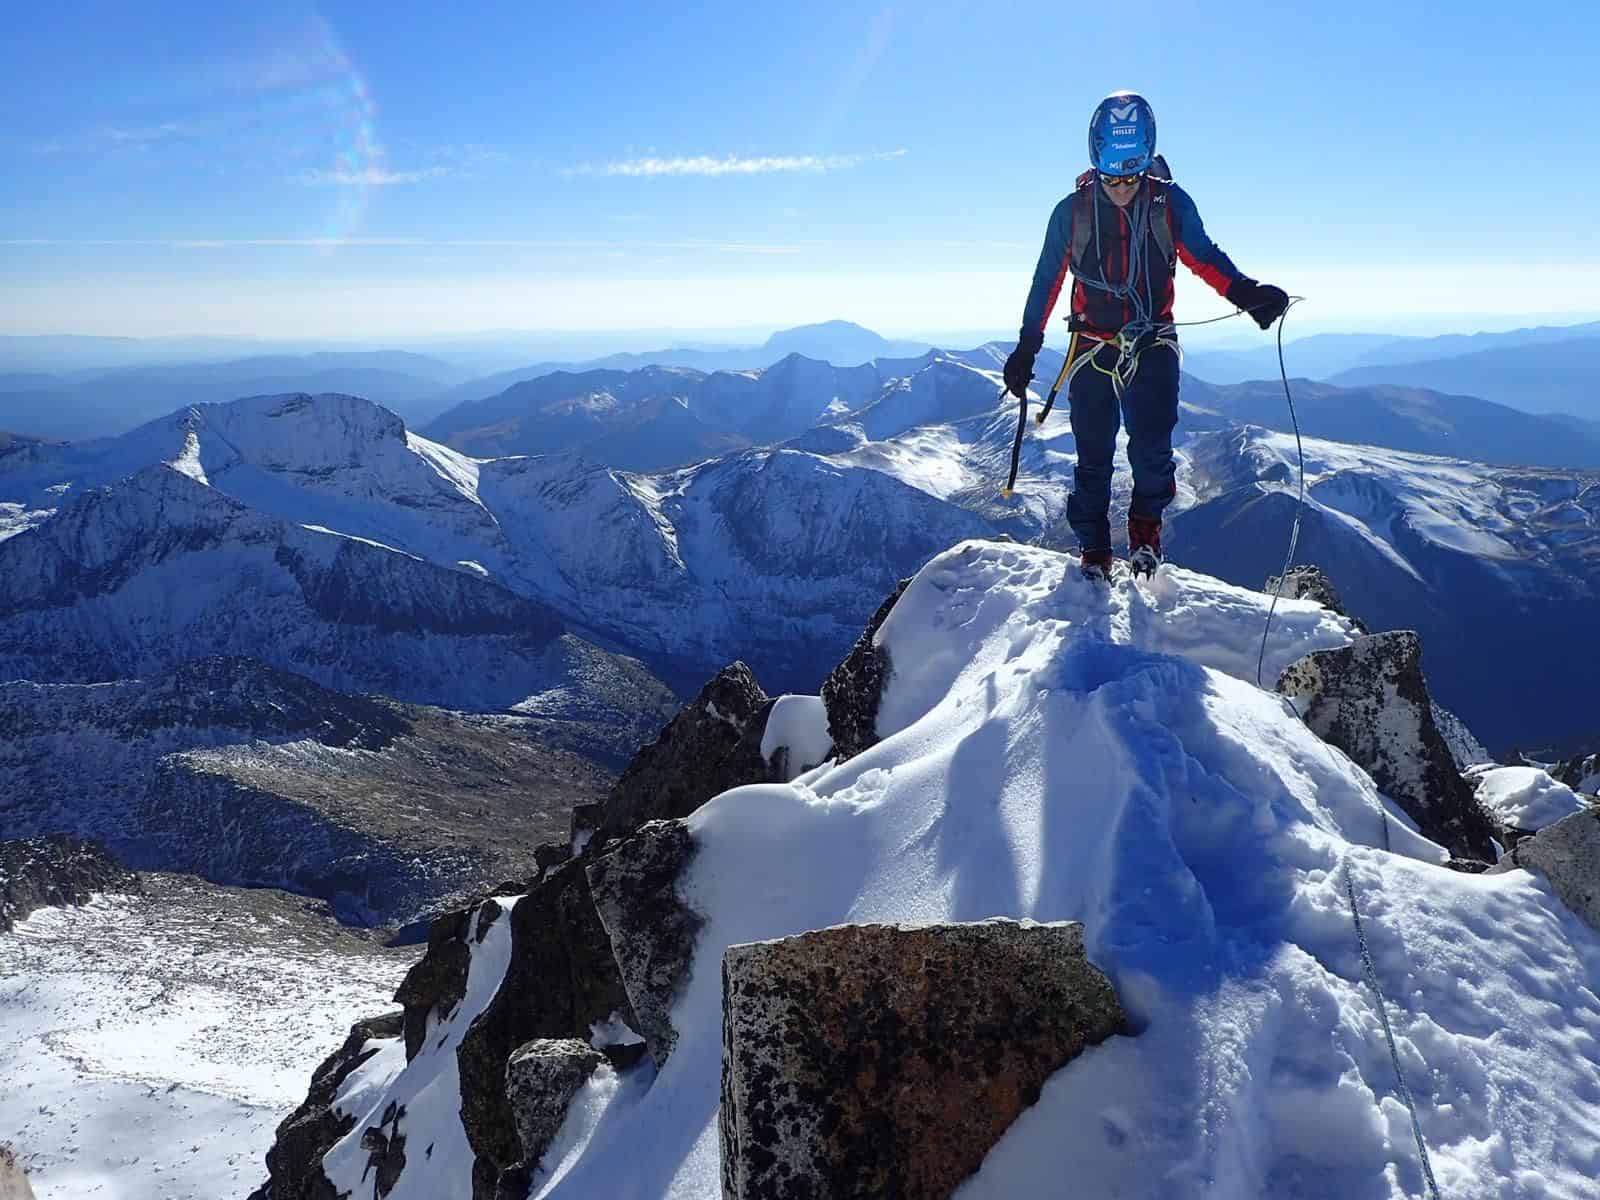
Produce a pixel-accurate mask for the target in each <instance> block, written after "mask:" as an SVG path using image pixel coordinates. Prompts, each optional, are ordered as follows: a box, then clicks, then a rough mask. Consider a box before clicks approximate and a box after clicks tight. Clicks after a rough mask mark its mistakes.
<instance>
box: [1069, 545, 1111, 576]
mask: <svg viewBox="0 0 1600 1200" xmlns="http://www.w3.org/2000/svg"><path fill="white" fill-rule="evenodd" d="M1114 561H1115V560H1114V559H1113V558H1112V557H1111V551H1109V550H1085V551H1084V552H1083V556H1082V557H1081V558H1080V559H1078V570H1080V571H1082V572H1083V577H1084V578H1085V579H1087V580H1090V581H1091V582H1098V583H1110V582H1111V564H1112V563H1113V562H1114Z"/></svg>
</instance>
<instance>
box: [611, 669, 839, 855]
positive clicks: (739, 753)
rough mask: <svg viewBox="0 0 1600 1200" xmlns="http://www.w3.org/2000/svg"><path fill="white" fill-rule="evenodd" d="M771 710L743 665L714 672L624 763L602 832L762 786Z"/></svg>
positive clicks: (625, 830) (625, 829)
mask: <svg viewBox="0 0 1600 1200" xmlns="http://www.w3.org/2000/svg"><path fill="white" fill-rule="evenodd" d="M771 709H772V701H771V700H769V699H768V697H767V694H766V693H765V692H763V691H762V690H761V685H760V684H758V683H757V682H756V680H755V676H754V675H752V674H751V673H750V668H749V667H747V666H746V665H745V664H744V663H742V662H735V663H731V664H730V665H728V666H726V667H724V668H723V669H722V670H721V671H719V672H717V674H716V676H715V677H714V678H713V679H712V680H711V681H710V682H708V683H707V684H706V685H705V687H703V688H701V689H700V693H699V695H697V696H696V697H695V698H694V699H693V700H692V701H691V702H690V703H688V704H686V705H685V706H684V707H683V709H682V710H681V711H680V712H679V713H678V715H677V716H675V717H673V718H672V720H671V721H669V722H668V723H667V725H666V727H665V728H664V729H662V730H661V732H660V734H659V735H658V736H657V737H656V739H655V740H654V741H653V742H651V743H650V744H648V745H646V746H644V747H641V749H640V750H639V753H638V754H636V755H635V756H634V758H633V761H632V762H630V763H629V764H628V767H627V770H625V771H623V773H622V777H621V778H620V779H618V780H617V782H616V785H615V786H614V787H613V788H612V789H611V792H610V794H609V795H607V797H606V801H605V804H606V810H605V822H604V825H603V827H602V832H603V833H604V834H605V835H606V836H608V837H621V836H626V835H627V834H629V833H632V832H633V831H634V830H635V829H637V828H639V826H641V825H643V824H644V823H645V822H647V821H662V820H667V821H670V820H675V819H676V818H678V817H686V816H688V815H689V814H690V813H691V812H693V811H694V810H695V809H697V808H699V807H700V806H701V805H702V804H704V803H705V802H706V801H707V800H709V799H711V797H712V796H715V795H716V794H717V793H718V792H723V791H726V790H727V789H728V788H731V787H739V786H740V785H742V784H746V783H766V782H768V781H769V779H770V777H771V774H772V772H771V771H770V769H769V767H768V759H767V754H766V751H765V741H764V737H765V729H766V722H767V716H768V713H769V712H770V711H771ZM818 761H820V760H818Z"/></svg>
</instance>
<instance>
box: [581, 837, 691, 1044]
mask: <svg viewBox="0 0 1600 1200" xmlns="http://www.w3.org/2000/svg"><path fill="white" fill-rule="evenodd" d="M695 850H696V846H695V843H694V838H693V837H692V835H691V834H690V833H689V831H688V829H687V828H686V827H685V825H684V823H683V822H682V821H651V822H649V823H648V824H646V825H644V826H641V827H640V828H639V829H638V831H637V832H635V833H633V834H632V835H630V836H629V837H627V838H625V839H624V840H623V841H621V842H620V843H618V844H616V845H615V846H614V847H612V848H610V849H608V850H607V851H606V852H605V853H604V854H602V855H600V856H599V857H598V858H596V859H595V860H594V861H593V862H591V863H590V864H589V865H588V867H587V873H588V877H589V889H590V892H591V893H592V894H593V896H594V905H595V911H596V912H597V913H598V914H599V916H600V920H601V922H602V923H603V924H604V925H605V930H606V936H607V937H609V938H610V939H611V955H612V957H613V958H614V959H615V960H616V964H617V968H618V969H619V970H620V971H621V972H622V984H623V986H624V987H625V988H626V989H627V991H628V1002H629V1004H630V1005H632V1008H633V1012H634V1014H635V1016H636V1017H637V1018H638V1023H637V1025H636V1026H635V1027H636V1028H637V1029H638V1031H639V1032H640V1033H641V1034H642V1035H643V1036H644V1040H645V1045H646V1046H647V1047H648V1048H649V1051H650V1057H651V1058H652V1059H654V1060H655V1065H656V1068H657V1069H658V1070H659V1069H660V1068H661V1067H662V1066H664V1065H665V1064H666V1061H667V1059H668V1057H669V1056H670V1055H671V1054H672V1051H673V1047H675V1046H676V1045H677V1044H678V1029H677V1027H676V1025H675V1024H674V1023H673V1020H672V1010H673V1007H674V1005H675V1004H676V1003H677V1001H678V998H679V996H680V995H681V993H682V991H683V987H684V983H685V980H686V979H687V976H688V971H689V964H690V962H691V960H692V959H693V957H694V951H695V941H696V938H697V937H698V935H699V933H700V930H701V927H702V926H703V925H704V923H705V917H704V915H703V914H702V913H700V912H699V911H697V910H696V908H695V907H694V906H693V905H692V904H690V903H687V902H686V901H685V900H684V897H683V894H682V893H681V891H680V890H679V883H680V881H681V880H682V878H683V875H684V872H685V871H686V870H687V869H688V866H689V864H690V862H692V861H693V859H694V855H695Z"/></svg>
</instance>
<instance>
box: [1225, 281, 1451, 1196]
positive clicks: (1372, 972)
mask: <svg viewBox="0 0 1600 1200" xmlns="http://www.w3.org/2000/svg"><path fill="white" fill-rule="evenodd" d="M1303 299H1305V297H1304V296H1291V297H1290V298H1289V305H1288V307H1287V308H1285V309H1284V314H1285V315H1286V314H1287V313H1288V311H1289V308H1293V307H1294V306H1295V305H1296V304H1298V303H1299V302H1300V301H1301V300H1303ZM1240 311H1241V312H1242V311H1244V310H1242V309H1241V310H1240ZM1229 315H1230V316H1233V315H1237V314H1232V313H1230V314H1229ZM1277 324H1278V374H1279V376H1280V377H1281V378H1282V380H1283V396H1284V399H1285V400H1287V401H1288V403H1289V421H1290V423H1291V424H1292V425H1293V426H1294V445H1295V452H1296V454H1297V455H1298V462H1299V473H1300V494H1299V499H1298V501H1297V502H1296V504H1295V511H1294V526H1293V528H1292V530H1291V531H1290V534H1289V553H1288V554H1287V555H1286V556H1285V557H1284V560H1283V570H1282V571H1280V572H1279V573H1278V582H1277V586H1276V587H1274V588H1273V590H1272V605H1271V607H1269V608H1268V609H1267V623H1266V625H1265V627H1264V628H1263V629H1262V631H1261V652H1260V653H1259V654H1258V655H1257V656H1256V686H1257V687H1263V684H1262V682H1261V667H1262V663H1263V661H1264V660H1265V658H1266V654H1267V634H1268V632H1269V631H1270V630H1271V629H1272V615H1273V613H1274V612H1276V611H1277V607H1278V597H1279V595H1280V594H1281V593H1282V591H1283V585H1284V581H1285V580H1286V579H1287V578H1288V575H1289V568H1290V566H1291V565H1292V564H1293V563H1294V552H1295V546H1296V545H1297V544H1298V543H1299V540H1300V516H1301V513H1302V512H1303V511H1304V510H1305V504H1306V455H1305V447H1304V446H1303V445H1302V443H1301V440H1300V419H1299V417H1298V416H1297V415H1296V414H1295V411H1294V396H1293V394H1292V393H1291V392H1290V390H1289V372H1288V370H1287V369H1286V368H1285V367H1284V365H1283V316H1282V315H1280V316H1279V317H1278V322H1277ZM1283 702H1284V704H1285V705H1287V706H1288V708H1289V711H1290V712H1292V713H1293V714H1294V715H1295V718H1296V719H1297V720H1299V721H1301V722H1302V723H1303V722H1304V721H1305V718H1304V716H1302V714H1301V713H1300V710H1299V709H1298V708H1297V707H1296V706H1295V705H1294V703H1293V702H1292V701H1291V700H1290V699H1289V697H1287V696H1284V697H1283ZM1378 816H1379V817H1380V818H1381V819H1382V821H1383V848H1384V849H1385V850H1388V849H1389V814H1388V813H1387V812H1385V811H1384V808H1383V800H1382V799H1381V798H1380V799H1379V800H1378ZM1342 866H1343V869H1344V893H1345V898H1346V899H1347V900H1348V901H1349V904H1350V919H1351V921H1352V922H1354V924H1355V927H1356V943H1357V945H1358V946H1359V947H1360V949H1361V966H1362V970H1363V973H1364V974H1365V976H1366V980H1367V986H1368V987H1370V988H1371V989H1372V994H1373V996H1375V997H1376V998H1377V1001H1378V1016H1379V1018H1380V1019H1381V1020H1382V1022H1383V1036H1384V1040H1385V1041H1386V1042H1388V1044H1389V1061H1390V1062H1391V1063H1392V1064H1393V1065H1394V1077H1395V1081H1396V1083H1397V1084H1398V1085H1399V1089H1400V1099H1401V1100H1402V1101H1404V1102H1405V1106H1406V1111H1407V1112H1408V1113H1409V1114H1410V1115H1411V1136H1412V1137H1413V1138H1414V1139H1415V1141H1416V1143H1417V1157H1418V1159H1419V1160H1420V1161H1421V1163H1422V1177H1423V1179H1424V1180H1426V1181H1427V1185H1428V1195H1429V1196H1431V1197H1432V1200H1439V1185H1438V1183H1437V1182H1436V1181H1435V1180H1434V1177H1433V1164H1432V1163H1431V1162H1430V1161H1429V1159H1428V1145H1427V1142H1426V1141H1425V1140H1424V1139H1423V1136H1422V1123H1421V1121H1419V1120H1418V1119H1417V1106H1416V1102H1415V1101H1414V1100H1413V1099H1412V1097H1411V1088H1410V1087H1409V1086H1408V1085H1407V1084H1406V1076H1405V1071H1404V1070H1402V1069H1401V1066H1400V1050H1399V1048H1398V1047H1397V1046H1396V1045H1395V1040H1394V1027H1393V1026H1392V1025H1390V1023H1389V1003H1388V1001H1387V1000H1386V999H1385V998H1384V995H1383V988H1382V987H1380V986H1379V984H1378V968H1377V966H1376V965H1375V964H1374V963H1373V961H1372V948H1371V947H1370V946H1369V945H1368V944H1367V931H1366V928H1365V926H1363V925H1362V923H1361V908H1360V905H1358V904H1357V903H1356V885H1355V879H1354V878H1353V877H1352V876H1351V874H1350V856H1349V854H1348V853H1347V854H1345V856H1344V858H1343V861H1342Z"/></svg>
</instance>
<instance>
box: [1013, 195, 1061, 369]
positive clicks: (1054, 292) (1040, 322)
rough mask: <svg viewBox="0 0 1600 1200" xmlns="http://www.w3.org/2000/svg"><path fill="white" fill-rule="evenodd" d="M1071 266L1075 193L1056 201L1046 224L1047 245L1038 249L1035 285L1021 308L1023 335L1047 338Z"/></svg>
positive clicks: (1045, 241) (1045, 237)
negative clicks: (1073, 197)
mask: <svg viewBox="0 0 1600 1200" xmlns="http://www.w3.org/2000/svg"><path fill="white" fill-rule="evenodd" d="M1071 266H1072V197H1071V196H1068V197H1066V198H1065V199H1064V200H1062V201H1061V203H1060V204H1058V205H1056V208H1055V211H1054V212H1053V213H1051V214H1050V221H1049V223H1048V224H1047V225H1046V226H1045V227H1044V248H1043V249H1041V250H1040V251H1039V265H1038V266H1036V267H1035V268H1034V269H1033V286H1032V287H1031V288H1029V289H1028V302H1027V304H1026V305H1024V306H1023V309H1022V336H1023V337H1024V338H1027V337H1028V336H1029V335H1030V334H1032V335H1036V336H1037V337H1039V338H1040V339H1041V340H1042V339H1043V338H1044V327H1045V323H1046V322H1047V321H1049V320H1050V312H1051V310H1052V309H1053V308H1055V306H1056V297H1058V296H1059V295H1061V285H1062V284H1063V283H1064V282H1065V281H1066V278H1067V273H1068V271H1069V269H1070V268H1071Z"/></svg>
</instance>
